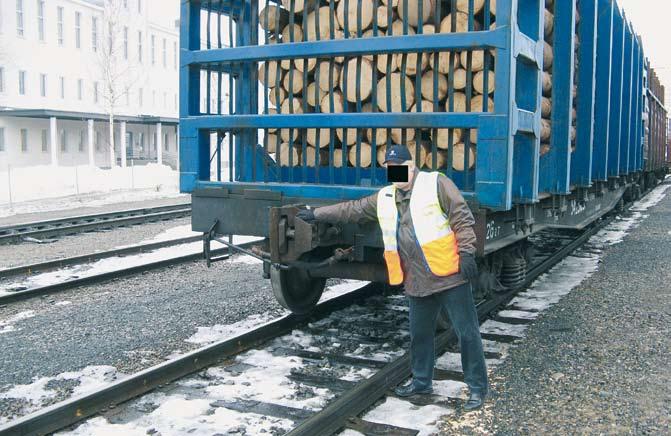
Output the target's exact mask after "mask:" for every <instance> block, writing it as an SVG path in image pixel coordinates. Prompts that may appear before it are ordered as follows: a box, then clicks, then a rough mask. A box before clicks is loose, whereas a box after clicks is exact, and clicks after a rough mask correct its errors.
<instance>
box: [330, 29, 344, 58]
mask: <svg viewBox="0 0 671 436" xmlns="http://www.w3.org/2000/svg"><path fill="white" fill-rule="evenodd" d="M334 34H335V39H345V32H343V31H342V30H341V29H336V31H335V32H334ZM333 60H334V61H336V62H337V63H339V64H342V63H343V62H344V61H345V57H344V56H336V57H334V58H333Z"/></svg>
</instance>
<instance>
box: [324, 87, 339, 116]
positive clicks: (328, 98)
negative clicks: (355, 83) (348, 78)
mask: <svg viewBox="0 0 671 436" xmlns="http://www.w3.org/2000/svg"><path fill="white" fill-rule="evenodd" d="M332 94H333V110H331V95H330V94H325V95H324V97H322V101H321V103H320V104H319V109H320V110H321V111H322V112H323V113H334V114H340V113H343V112H345V98H344V97H343V95H342V92H340V91H335V92H333V93H332Z"/></svg>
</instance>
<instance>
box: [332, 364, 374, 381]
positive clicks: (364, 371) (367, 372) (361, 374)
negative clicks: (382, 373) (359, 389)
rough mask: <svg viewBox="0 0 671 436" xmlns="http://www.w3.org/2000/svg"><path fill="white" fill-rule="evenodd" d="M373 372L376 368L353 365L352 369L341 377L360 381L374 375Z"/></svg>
mask: <svg viewBox="0 0 671 436" xmlns="http://www.w3.org/2000/svg"><path fill="white" fill-rule="evenodd" d="M373 374H375V370H374V369H371V368H356V367H352V368H350V370H349V372H348V373H347V374H345V375H344V376H342V377H340V378H341V379H342V380H349V381H360V380H363V379H367V378H368V377H370V376H372V375H373Z"/></svg>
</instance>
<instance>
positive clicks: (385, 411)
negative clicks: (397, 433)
mask: <svg viewBox="0 0 671 436" xmlns="http://www.w3.org/2000/svg"><path fill="white" fill-rule="evenodd" d="M452 413H454V411H453V410H452V409H447V408H444V407H440V406H434V405H430V406H415V405H413V404H411V403H409V402H407V401H403V400H400V399H398V398H395V397H387V398H386V399H385V401H384V403H382V404H381V405H379V406H378V407H376V408H374V409H373V410H371V411H370V412H368V413H366V414H365V415H364V416H363V419H365V420H366V421H371V422H378V423H381V424H389V425H395V426H397V427H404V428H412V429H415V430H418V431H419V436H426V435H430V434H433V433H434V432H436V431H438V426H437V421H438V419H440V418H441V417H442V416H445V415H451V414H452Z"/></svg>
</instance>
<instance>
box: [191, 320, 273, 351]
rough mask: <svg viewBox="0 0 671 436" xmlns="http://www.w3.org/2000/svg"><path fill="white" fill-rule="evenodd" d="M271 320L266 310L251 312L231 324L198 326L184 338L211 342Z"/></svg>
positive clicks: (196, 342) (198, 342)
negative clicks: (191, 333)
mask: <svg viewBox="0 0 671 436" xmlns="http://www.w3.org/2000/svg"><path fill="white" fill-rule="evenodd" d="M272 320H273V316H271V315H270V314H269V313H268V312H264V313H260V314H253V315H250V316H249V317H247V318H246V319H243V320H242V321H238V322H235V323H233V324H216V325H213V326H210V327H198V328H197V331H196V333H194V334H193V335H191V336H190V337H189V338H187V339H185V341H186V342H190V343H192V344H211V343H214V342H218V341H223V340H225V339H229V338H231V337H233V336H238V335H240V334H242V333H244V332H247V331H250V330H254V329H255V328H257V327H258V326H260V325H262V324H266V323H268V322H270V321H272Z"/></svg>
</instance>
